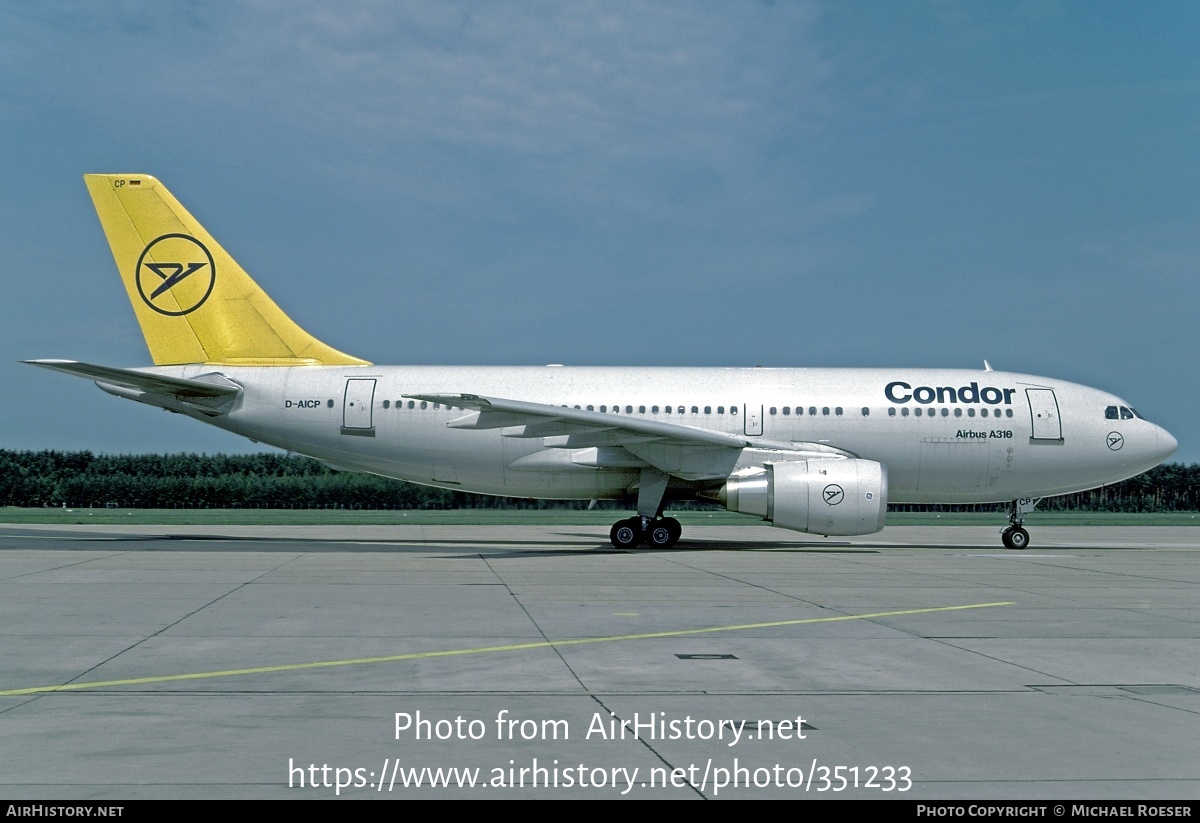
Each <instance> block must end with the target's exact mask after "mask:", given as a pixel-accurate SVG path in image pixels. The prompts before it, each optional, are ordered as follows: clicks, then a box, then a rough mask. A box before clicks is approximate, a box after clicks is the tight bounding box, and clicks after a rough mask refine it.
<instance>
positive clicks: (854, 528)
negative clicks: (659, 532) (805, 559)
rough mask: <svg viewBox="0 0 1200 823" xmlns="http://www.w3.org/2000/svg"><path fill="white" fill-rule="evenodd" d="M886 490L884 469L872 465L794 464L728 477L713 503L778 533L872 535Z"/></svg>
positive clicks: (883, 509) (846, 461)
mask: <svg viewBox="0 0 1200 823" xmlns="http://www.w3.org/2000/svg"><path fill="white" fill-rule="evenodd" d="M887 488H888V486H887V467H886V466H884V465H883V464H881V463H876V462H875V461H873V460H857V459H830V460H796V461H794V462H790V463H768V464H767V465H766V466H765V468H764V470H762V471H756V472H752V473H749V474H737V475H734V476H732V477H730V478H729V479H728V480H727V481H725V485H724V487H722V489H721V492H720V495H719V499H720V500H721V502H722V503H724V504H725V508H727V509H728V510H729V511H731V512H741V513H743V514H756V515H759V516H760V517H762V518H763V519H764V520H769V521H771V524H772V525H774V526H779V527H780V528H783V529H792V530H793V531H798V532H808V533H810V534H825V535H830V534H836V535H849V534H874V533H875V532H877V531H880V530H881V529H883V519H884V516H885V515H886V514H887Z"/></svg>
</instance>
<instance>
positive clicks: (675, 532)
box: [663, 517, 683, 546]
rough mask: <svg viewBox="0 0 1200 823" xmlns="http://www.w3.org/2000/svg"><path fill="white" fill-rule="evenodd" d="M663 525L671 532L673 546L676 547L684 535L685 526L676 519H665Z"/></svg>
mask: <svg viewBox="0 0 1200 823" xmlns="http://www.w3.org/2000/svg"><path fill="white" fill-rule="evenodd" d="M663 524H664V525H665V526H666V527H667V528H668V529H670V530H671V545H672V546H674V545H675V544H676V543H678V542H679V538H680V536H681V535H682V534H683V525H682V524H680V522H679V521H678V520H676V519H675V518H674V517H664V518H663Z"/></svg>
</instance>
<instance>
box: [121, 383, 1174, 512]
mask: <svg viewBox="0 0 1200 823" xmlns="http://www.w3.org/2000/svg"><path fill="white" fill-rule="evenodd" d="M140 371H145V372H147V373H154V374H163V375H171V376H176V377H187V378H196V377H200V376H202V375H206V374H210V373H213V372H215V371H219V372H220V373H221V374H222V375H224V376H225V377H226V378H228V379H230V380H232V381H234V382H236V383H238V384H240V385H241V386H242V387H243V389H244V392H243V395H242V397H241V398H239V401H238V404H237V405H236V407H235V408H234V409H233V410H232V411H230V412H229V413H228V414H225V415H222V416H219V417H215V418H214V417H206V416H204V415H201V414H198V413H195V412H193V411H189V410H187V409H184V408H180V409H178V410H180V411H184V412H185V413H188V414H191V416H194V417H197V418H198V419H201V420H204V421H205V422H209V423H212V424H214V425H217V426H220V427H221V428H225V429H228V430H229V431H232V432H235V433H237V434H240V435H243V436H245V437H249V438H252V439H254V440H257V441H261V442H264V443H269V444H271V445H274V446H278V447H280V448H283V449H288V450H290V451H294V452H298V453H300V454H305V455H309V456H311V457H314V458H317V459H319V460H322V461H325V462H326V463H328V464H330V465H333V466H335V467H339V468H344V469H352V470H357V471H365V472H371V473H374V474H379V475H383V476H387V477H393V478H398V479H402V480H408V481H412V482H416V483H422V484H426V485H432V486H441V487H446V488H455V489H462V490H467V491H474V492H480V493H484V494H493V495H505V496H513V497H540V498H558V499H589V498H619V497H624V496H627V495H628V494H629V493H630V489H631V487H632V486H633V485H634V484H635V483H636V481H637V478H638V469H637V468H636V467H635V464H636V461H632V462H630V463H629V464H628V465H622V464H621V460H620V458H619V457H617V458H614V455H613V454H612V453H604V454H602V455H601V458H600V459H595V458H594V456H592V457H589V456H588V455H587V454H584V453H583V452H584V451H586V450H581V449H571V448H566V447H564V445H563V443H562V442H561V439H559V440H555V439H554V438H540V437H528V436H526V437H520V436H513V435H514V434H515V432H514V431H512V430H510V429H506V428H490V429H482V430H472V429H469V428H451V427H449V426H448V424H450V423H452V422H453V421H456V420H462V419H463V418H465V417H467V416H468V415H470V414H473V413H474V412H472V411H470V410H468V409H464V408H461V407H447V406H446V405H445V404H439V403H433V402H428V401H423V400H413V399H410V398H409V396H410V395H432V394H442V395H446V394H460V393H468V392H469V393H472V394H474V395H492V396H497V397H509V398H520V399H521V400H523V401H528V402H531V403H541V404H547V405H553V406H567V407H569V408H579V409H586V410H592V411H596V412H603V413H606V414H611V415H613V416H614V418H615V419H621V418H625V419H628V418H636V419H641V420H656V421H662V422H665V423H671V424H674V425H681V426H687V427H694V428H698V429H705V430H710V431H718V432H723V433H728V434H734V435H737V436H745V437H746V439H747V441H748V442H751V443H755V444H756V443H759V442H761V443H762V444H763V450H762V451H758V450H756V448H755V447H754V446H751V447H749V448H747V449H746V450H745V454H744V455H743V456H741V457H739V458H738V461H739V462H738V463H737V464H734V465H730V466H728V467H726V468H728V469H730V470H733V469H737V468H739V467H741V466H743V465H751V464H761V463H762V461H763V460H764V458H766V459H769V454H770V449H771V448H773V447H775V448H778V447H780V446H781V444H790V443H816V444H821V445H824V446H828V447H831V448H832V449H836V450H840V451H841V452H844V453H849V454H850V455H852V456H855V457H859V458H864V459H867V460H872V461H877V462H879V463H881V464H883V465H884V466H886V467H887V472H888V478H889V479H888V483H889V493H888V496H889V499H890V500H891V501H892V502H897V503H928V502H945V503H970V502H988V501H1010V500H1015V499H1017V498H1026V497H1042V496H1047V495H1055V494H1065V493H1069V492H1073V491H1080V490H1083V489H1089V488H1094V487H1097V486H1101V485H1105V484H1108V483H1114V482H1117V481H1119V480H1122V479H1125V478H1128V477H1131V476H1133V475H1135V474H1138V473H1140V472H1142V471H1145V470H1146V469H1148V468H1150V467H1152V466H1155V465H1157V464H1158V463H1159V462H1161V461H1162V460H1163V459H1165V458H1166V457H1168V456H1169V455H1170V454H1171V453H1172V452H1173V451H1174V449H1175V445H1176V444H1175V440H1174V438H1173V437H1172V436H1171V435H1170V434H1169V433H1167V432H1166V431H1165V430H1164V429H1162V428H1160V427H1159V426H1157V425H1155V424H1153V423H1150V422H1149V421H1146V420H1143V419H1141V418H1139V417H1136V416H1133V415H1131V414H1125V413H1124V411H1122V412H1121V413H1119V414H1117V415H1115V416H1114V415H1113V413H1112V412H1111V409H1113V408H1119V409H1122V410H1124V409H1127V408H1128V404H1126V403H1125V402H1124V401H1122V400H1120V399H1119V398H1117V397H1115V396H1113V395H1111V394H1108V393H1107V392H1103V391H1099V390H1097V389H1091V388H1088V387H1086V386H1081V385H1078V384H1074V383H1068V382H1065V381H1061V380H1050V379H1046V378H1041V377H1033V376H1030V375H1023V374H1013V373H1006V372H998V371H967V370H950V369H782V368H603V367H554V366H546V367H429V366H412V367H407V366H405V367H388V366H361V367H360V366H311V367H294V368H275V367H231V366H226V365H222V366H220V367H219V368H218V367H211V366H204V365H194V366H181V367H158V368H152V369H143V370H140ZM722 480H723V478H720V479H718V478H717V477H716V476H715V475H714V477H713V478H697V479H693V480H689V481H685V482H684V483H683V485H684V486H686V490H690V491H700V490H704V489H709V488H713V487H715V486H720V485H721V482H722ZM679 483H680V481H678V480H675V481H673V489H674V490H675V492H676V493H678V492H679V491H680V488H679Z"/></svg>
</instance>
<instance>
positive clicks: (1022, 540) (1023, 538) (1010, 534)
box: [1000, 497, 1038, 551]
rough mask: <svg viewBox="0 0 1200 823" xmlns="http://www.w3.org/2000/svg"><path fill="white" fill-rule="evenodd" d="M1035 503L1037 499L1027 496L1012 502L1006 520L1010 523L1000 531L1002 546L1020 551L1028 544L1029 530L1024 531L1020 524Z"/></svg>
mask: <svg viewBox="0 0 1200 823" xmlns="http://www.w3.org/2000/svg"><path fill="white" fill-rule="evenodd" d="M1037 504H1038V501H1037V500H1034V499H1032V498H1028V497H1027V498H1024V499H1022V500H1014V501H1013V502H1012V506H1010V507H1009V510H1008V522H1009V523H1010V524H1011V525H1010V526H1009V527H1008V528H1007V529H1005V530H1004V531H1002V532H1001V533H1000V539H1001V541H1003V543H1004V548H1006V549H1013V550H1015V551H1020V550H1021V549H1024V548H1026V547H1028V546H1029V532H1027V531H1025V527H1024V526H1023V525H1022V524H1023V523H1024V522H1025V515H1026V514H1028V513H1029V512H1031V511H1033V507H1034V506H1036V505H1037Z"/></svg>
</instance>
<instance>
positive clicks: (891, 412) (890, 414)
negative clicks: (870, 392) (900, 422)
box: [888, 406, 896, 417]
mask: <svg viewBox="0 0 1200 823" xmlns="http://www.w3.org/2000/svg"><path fill="white" fill-rule="evenodd" d="M895 416H896V407H895V406H888V417H895Z"/></svg>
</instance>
